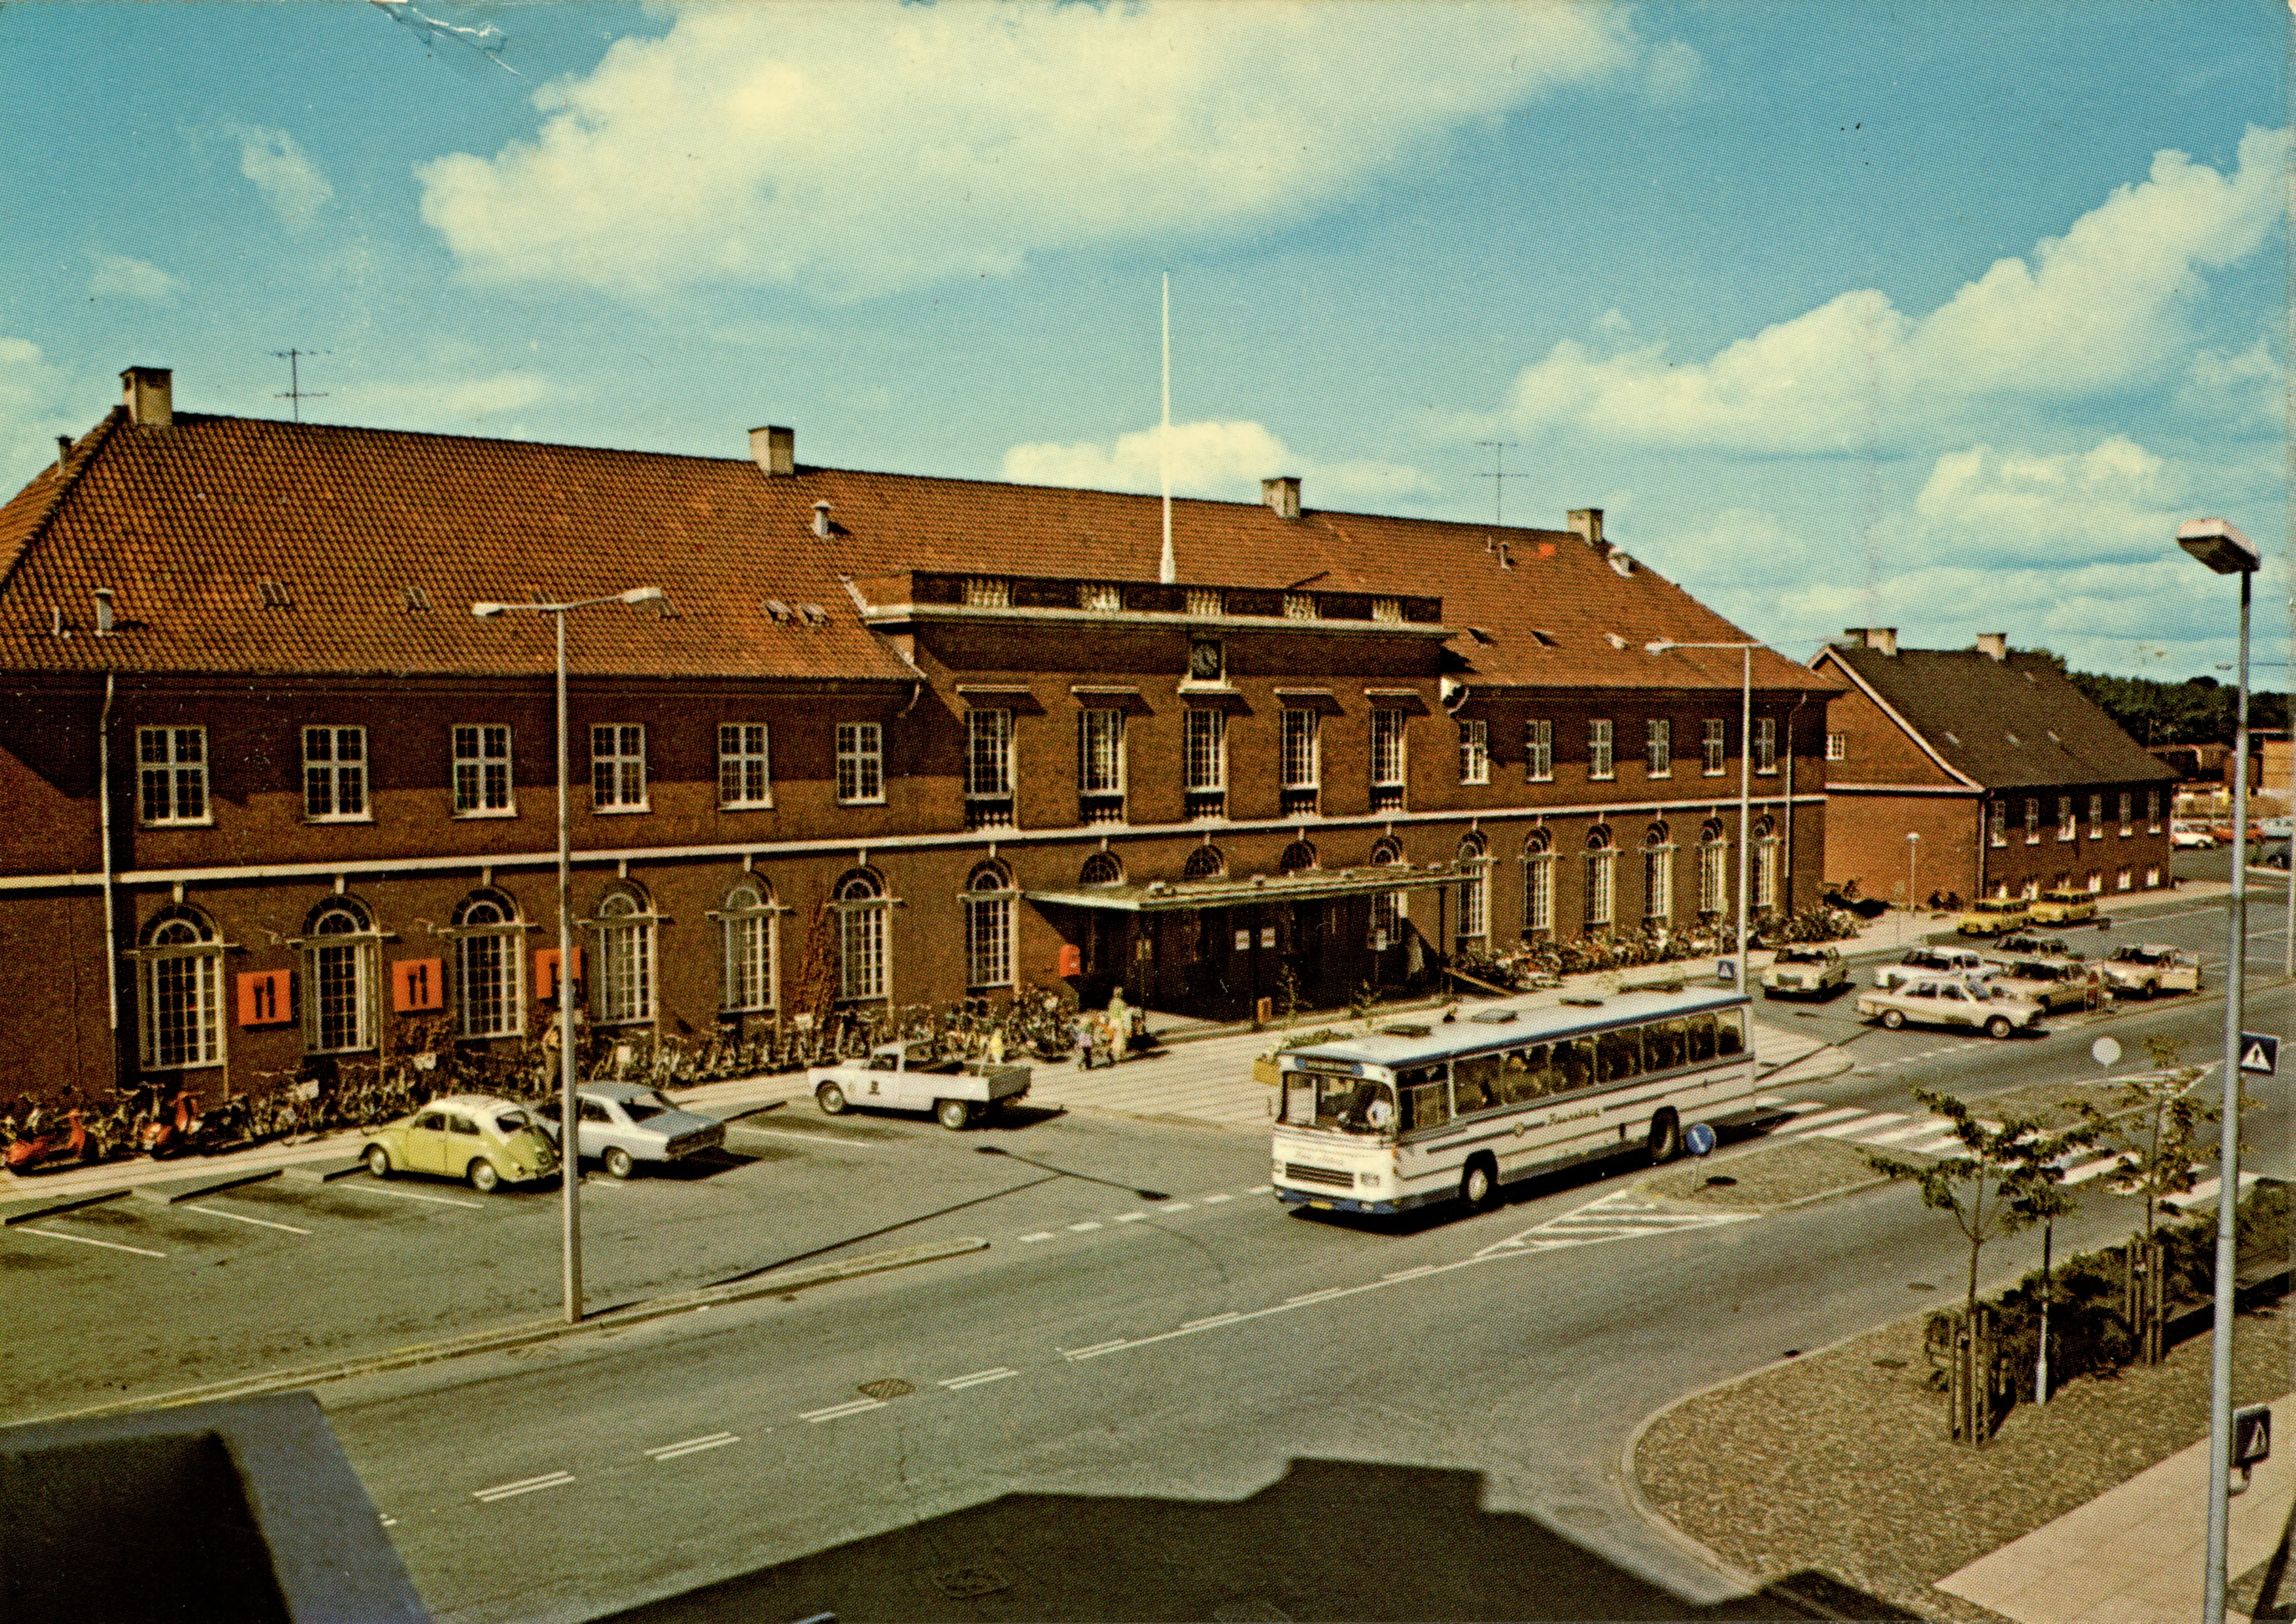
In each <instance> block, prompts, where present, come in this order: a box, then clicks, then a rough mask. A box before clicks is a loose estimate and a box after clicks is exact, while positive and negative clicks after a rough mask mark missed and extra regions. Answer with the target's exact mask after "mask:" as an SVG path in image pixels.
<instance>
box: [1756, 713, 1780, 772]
mask: <svg viewBox="0 0 2296 1624" xmlns="http://www.w3.org/2000/svg"><path fill="white" fill-rule="evenodd" d="M1777 770H1778V718H1775V717H1774V716H1758V717H1756V718H1754V771H1755V772H1757V773H1775V772H1776V771H1777Z"/></svg>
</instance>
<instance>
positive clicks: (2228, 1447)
mask: <svg viewBox="0 0 2296 1624" xmlns="http://www.w3.org/2000/svg"><path fill="white" fill-rule="evenodd" d="M2177 545H2178V546H2180V547H2182V548H2184V549H2185V552H2187V553H2189V554H2192V555H2193V556H2194V558H2197V559H2199V560H2200V561H2201V562H2202V563H2204V564H2206V565H2207V566H2208V567H2209V568H2210V569H2211V570H2215V571H2216V572H2217V573H2218V575H2237V576H2239V577H2240V708H2239V710H2238V711H2237V712H2236V718H2237V719H2236V722H2235V728H2234V734H2233V761H2234V763H2235V766H2234V767H2233V791H2232V826H2233V832H2234V833H2233V841H2234V846H2233V859H2232V896H2231V897H2230V898H2229V899H2228V901H2227V903H2226V931H2227V932H2228V933H2229V936H2230V942H2229V945H2228V947H2227V951H2226V958H2227V960H2228V962H2227V963H2226V966H2225V1027H2224V1109H2223V1111H2222V1112H2221V1113H2220V1115H2221V1118H2222V1122H2221V1127H2222V1133H2221V1136H2220V1137H2219V1139H2218V1151H2217V1177H2218V1185H2217V1271H2216V1292H2215V1304H2214V1308H2213V1311H2212V1313H2211V1316H2210V1325H2211V1327H2212V1332H2213V1336H2212V1340H2211V1343H2210V1349H2209V1537H2208V1587H2207V1592H2206V1596H2205V1600H2204V1601H2203V1603H2202V1620H2204V1624H2224V1616H2225V1589H2226V1572H2225V1565H2226V1562H2225V1557H2226V1535H2227V1532H2228V1530H2229V1526H2230V1512H2231V1500H2230V1489H2231V1485H2230V1479H2231V1476H2232V1318H2233V1315H2232V1307H2233V1269H2234V1266H2235V1259H2236V1252H2237V1240H2236V1235H2235V1227H2234V1226H2235V1221H2236V1218H2235V1212H2234V1209H2235V1207H2236V1206H2238V1205H2239V1203H2240V1026H2241V991H2242V980H2243V975H2244V973H2245V972H2246V969H2247V947H2248V889H2247V883H2246V882H2247V878H2248V603H2249V595H2250V590H2251V587H2252V586H2254V584H2255V581H2256V571H2257V569H2258V566H2259V564H2261V563H2262V562H2263V560H2262V558H2261V557H2260V556H2259V554H2258V553H2257V550H2256V544H2255V543H2254V542H2252V541H2251V540H2249V538H2248V537H2245V536H2243V535H2242V534H2241V533H2240V532H2239V531H2238V530H2236V529H2234V528H2233V527H2232V526H2231V525H2229V524H2227V523H2226V522H2225V521H2223V520H2221V519H2194V520H2191V521H2187V522H2186V523H2184V524H2180V525H2178V526H2177ZM2149 1238H2150V1237H2148V1239H2149Z"/></svg>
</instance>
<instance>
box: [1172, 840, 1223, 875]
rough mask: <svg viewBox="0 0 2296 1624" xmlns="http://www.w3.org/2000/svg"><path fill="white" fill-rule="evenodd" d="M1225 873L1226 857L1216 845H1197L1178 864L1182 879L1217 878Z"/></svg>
mask: <svg viewBox="0 0 2296 1624" xmlns="http://www.w3.org/2000/svg"><path fill="white" fill-rule="evenodd" d="M1226 873H1227V858H1226V857H1225V856H1223V855H1222V854H1221V852H1220V849H1219V848H1218V847H1217V846H1199V847H1197V848H1196V849H1194V850H1193V851H1192V852H1190V853H1189V854H1188V860H1187V861H1186V862H1185V863H1183V864H1181V865H1180V878H1181V879H1183V880H1217V879H1218V878H1219V877H1220V876H1221V875H1222V874H1226Z"/></svg>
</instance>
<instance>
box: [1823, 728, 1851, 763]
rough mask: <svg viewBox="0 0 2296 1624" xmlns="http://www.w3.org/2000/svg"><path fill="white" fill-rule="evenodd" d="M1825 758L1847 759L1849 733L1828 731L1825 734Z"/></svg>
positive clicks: (1831, 759) (1830, 759) (1832, 759)
mask: <svg viewBox="0 0 2296 1624" xmlns="http://www.w3.org/2000/svg"><path fill="white" fill-rule="evenodd" d="M1825 759H1827V760H1828V761H1847V760H1849V734H1846V733H1830V734H1826V735H1825Z"/></svg>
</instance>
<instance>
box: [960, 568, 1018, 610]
mask: <svg viewBox="0 0 2296 1624" xmlns="http://www.w3.org/2000/svg"><path fill="white" fill-rule="evenodd" d="M964 603H965V607H966V608H968V609H1010V608H1012V607H1013V583H1012V582H1011V581H1010V580H1008V579H1006V578H1005V577H1004V576H1001V575H968V576H966V577H965V578H964Z"/></svg>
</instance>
